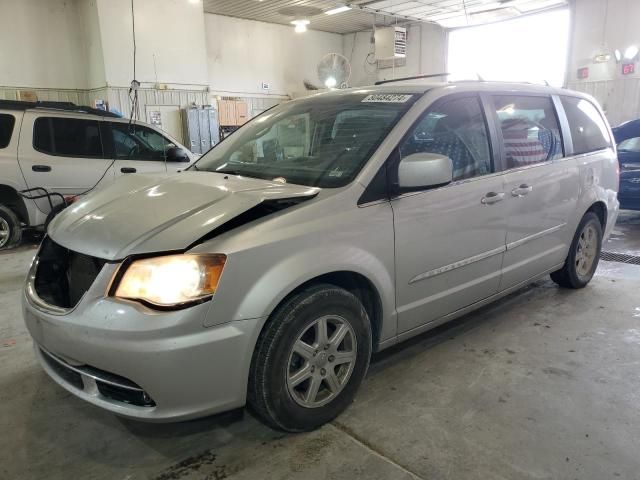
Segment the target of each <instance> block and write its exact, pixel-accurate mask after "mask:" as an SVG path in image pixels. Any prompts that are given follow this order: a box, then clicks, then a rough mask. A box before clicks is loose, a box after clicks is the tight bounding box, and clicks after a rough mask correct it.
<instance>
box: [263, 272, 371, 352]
mask: <svg viewBox="0 0 640 480" xmlns="http://www.w3.org/2000/svg"><path fill="white" fill-rule="evenodd" d="M323 283H325V284H331V285H335V286H336V287H339V288H343V289H344V290H347V291H348V292H350V293H351V294H353V295H354V296H355V297H356V298H358V300H360V302H362V305H363V307H364V309H365V311H366V312H367V315H368V317H369V322H370V323H371V333H372V337H373V338H372V341H373V342H372V343H373V351H376V350H377V346H378V344H379V343H380V335H381V331H382V318H383V314H382V311H383V309H382V298H381V297H380V293H379V292H378V289H377V288H376V286H375V285H374V283H373V282H372V281H371V280H370V279H369V278H367V277H366V276H365V275H363V274H362V273H358V272H355V271H351V270H337V271H333V272H329V273H323V274H321V275H317V276H315V277H313V278H311V279H309V280H306V281H305V282H303V283H301V284H300V285H298V286H297V287H295V288H294V289H293V290H291V291H290V292H289V293H288V294H286V295H285V296H284V298H282V299H281V300H280V301H279V302H278V304H277V305H276V306H275V308H273V310H272V311H271V312H270V314H269V316H268V318H267V320H266V321H265V322H264V324H263V325H262V327H261V329H260V333H262V331H264V329H265V328H266V327H267V325H268V324H269V322H270V320H271V318H272V316H273V312H275V311H276V310H277V309H278V308H279V307H280V306H281V305H283V304H284V303H285V302H286V301H287V300H289V299H290V298H291V297H292V296H294V295H296V294H298V293H300V292H301V291H303V290H305V289H307V288H309V287H310V286H312V285H317V284H323Z"/></svg>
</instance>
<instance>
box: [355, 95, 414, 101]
mask: <svg viewBox="0 0 640 480" xmlns="http://www.w3.org/2000/svg"><path fill="white" fill-rule="evenodd" d="M411 97H413V95H402V94H399V93H378V94H375V95H367V96H366V97H364V99H362V101H363V102H366V103H405V102H407V101H408V100H410V99H411Z"/></svg>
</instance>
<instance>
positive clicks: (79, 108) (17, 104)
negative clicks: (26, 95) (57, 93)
mask: <svg viewBox="0 0 640 480" xmlns="http://www.w3.org/2000/svg"><path fill="white" fill-rule="evenodd" d="M32 108H44V109H48V110H62V111H65V112H79V113H88V114H91V115H98V116H101V117H112V118H120V115H116V114H115V113H113V112H107V111H106V110H100V109H98V108H92V107H87V106H84V105H76V104H75V103H72V102H23V101H21V100H0V109H6V110H30V109H32Z"/></svg>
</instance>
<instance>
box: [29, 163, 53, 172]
mask: <svg viewBox="0 0 640 480" xmlns="http://www.w3.org/2000/svg"><path fill="white" fill-rule="evenodd" d="M31 170H33V171H34V172H50V171H51V167H50V166H49V165H33V166H32V167H31Z"/></svg>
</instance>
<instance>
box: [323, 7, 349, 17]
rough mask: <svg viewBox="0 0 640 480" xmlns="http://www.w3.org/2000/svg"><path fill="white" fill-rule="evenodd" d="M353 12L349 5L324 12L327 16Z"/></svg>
mask: <svg viewBox="0 0 640 480" xmlns="http://www.w3.org/2000/svg"><path fill="white" fill-rule="evenodd" d="M348 10H351V7H350V6H348V5H342V6H340V7H336V8H332V9H331V10H327V11H326V12H324V13H325V14H326V15H335V14H336V13H342V12H346V11H348Z"/></svg>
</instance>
